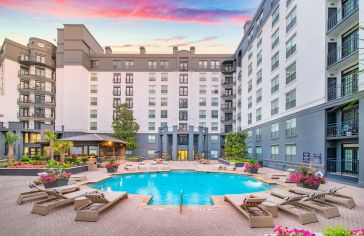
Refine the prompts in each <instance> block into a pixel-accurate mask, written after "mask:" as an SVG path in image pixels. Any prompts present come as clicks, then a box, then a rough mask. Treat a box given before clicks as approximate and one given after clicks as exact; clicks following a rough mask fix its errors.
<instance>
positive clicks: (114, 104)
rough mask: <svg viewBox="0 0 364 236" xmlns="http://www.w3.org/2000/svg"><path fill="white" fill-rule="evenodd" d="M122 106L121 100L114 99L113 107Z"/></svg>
mask: <svg viewBox="0 0 364 236" xmlns="http://www.w3.org/2000/svg"><path fill="white" fill-rule="evenodd" d="M120 104H121V100H120V98H114V99H113V107H114V108H117V107H118V106H119V105H120Z"/></svg>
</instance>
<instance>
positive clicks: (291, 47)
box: [286, 35, 296, 58]
mask: <svg viewBox="0 0 364 236" xmlns="http://www.w3.org/2000/svg"><path fill="white" fill-rule="evenodd" d="M295 52H296V35H293V36H292V37H291V38H290V39H289V40H288V41H287V42H286V58H289V57H290V56H292V55H293V54H294V53H295Z"/></svg>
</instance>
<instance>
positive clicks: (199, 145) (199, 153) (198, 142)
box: [197, 127, 204, 156]
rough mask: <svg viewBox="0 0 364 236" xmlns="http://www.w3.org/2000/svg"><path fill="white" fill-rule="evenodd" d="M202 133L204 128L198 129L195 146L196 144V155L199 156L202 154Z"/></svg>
mask: <svg viewBox="0 0 364 236" xmlns="http://www.w3.org/2000/svg"><path fill="white" fill-rule="evenodd" d="M203 131H204V128H203V127H198V141H197V144H198V148H197V150H198V153H197V154H198V155H199V156H201V155H202V153H203V152H204V144H203Z"/></svg>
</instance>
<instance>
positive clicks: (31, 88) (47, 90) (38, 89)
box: [18, 85, 56, 93]
mask: <svg viewBox="0 0 364 236" xmlns="http://www.w3.org/2000/svg"><path fill="white" fill-rule="evenodd" d="M18 89H19V90H34V91H44V92H49V93H55V92H56V89H55V88H50V87H39V86H24V85H23V86H22V85H18Z"/></svg>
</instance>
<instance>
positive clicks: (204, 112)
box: [199, 110, 206, 119]
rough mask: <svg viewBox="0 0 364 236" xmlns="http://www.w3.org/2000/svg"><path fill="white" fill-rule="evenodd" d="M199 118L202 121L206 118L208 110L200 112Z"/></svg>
mask: <svg viewBox="0 0 364 236" xmlns="http://www.w3.org/2000/svg"><path fill="white" fill-rule="evenodd" d="M199 118H200V119H204V118H206V110H200V111H199Z"/></svg>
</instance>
